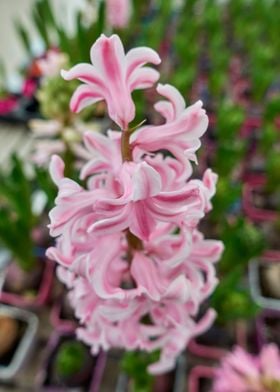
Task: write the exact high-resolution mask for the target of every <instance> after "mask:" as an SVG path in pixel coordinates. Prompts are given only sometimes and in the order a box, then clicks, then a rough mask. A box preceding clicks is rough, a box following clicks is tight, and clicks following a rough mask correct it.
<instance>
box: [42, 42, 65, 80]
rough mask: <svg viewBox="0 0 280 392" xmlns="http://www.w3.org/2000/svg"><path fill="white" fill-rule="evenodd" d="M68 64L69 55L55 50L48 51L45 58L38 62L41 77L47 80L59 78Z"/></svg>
mask: <svg viewBox="0 0 280 392" xmlns="http://www.w3.org/2000/svg"><path fill="white" fill-rule="evenodd" d="M66 63H67V55H66V54H65V53H61V52H59V51H57V50H55V49H50V50H48V51H47V53H46V55H45V57H44V58H41V59H39V60H37V65H38V67H39V69H40V71H41V75H42V76H43V77H46V78H52V77H55V76H58V75H59V72H60V70H61V68H62V67H64V66H65V64H66Z"/></svg>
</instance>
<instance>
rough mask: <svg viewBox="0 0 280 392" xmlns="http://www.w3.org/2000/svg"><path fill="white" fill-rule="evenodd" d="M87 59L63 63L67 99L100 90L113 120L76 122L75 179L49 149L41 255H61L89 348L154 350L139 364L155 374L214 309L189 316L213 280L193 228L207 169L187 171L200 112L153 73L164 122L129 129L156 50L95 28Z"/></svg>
mask: <svg viewBox="0 0 280 392" xmlns="http://www.w3.org/2000/svg"><path fill="white" fill-rule="evenodd" d="M91 61H92V65H89V64H78V65H76V66H74V67H73V68H72V69H70V70H69V71H63V72H62V75H63V77H64V78H65V79H66V80H72V79H76V78H77V79H79V80H80V81H82V82H84V84H82V85H81V86H79V87H78V88H77V90H76V91H75V93H74V95H73V97H72V99H71V104H70V105H71V108H72V110H74V111H80V110H82V108H84V107H86V106H87V105H89V104H92V103H95V102H97V101H100V100H105V102H106V105H107V108H108V114H109V116H110V118H111V119H112V121H114V122H115V123H116V124H117V125H118V126H119V127H120V128H121V131H113V130H109V131H108V132H107V135H101V134H97V133H92V132H88V133H85V136H84V143H85V146H86V149H87V150H88V153H89V154H90V155H91V159H89V160H88V162H87V163H86V164H85V165H84V167H83V168H82V169H81V173H80V176H81V179H82V180H84V181H86V183H87V186H86V189H85V188H84V187H82V186H80V185H79V184H78V183H76V182H74V181H72V180H71V179H69V178H66V177H64V164H63V161H62V160H61V159H60V158H59V157H58V156H54V157H53V158H52V161H51V168H50V170H51V174H52V178H53V180H54V181H55V183H56V184H57V186H58V188H59V193H58V196H57V198H56V206H55V207H54V208H53V210H52V211H51V212H50V220H51V223H50V233H51V235H52V236H54V237H57V243H56V246H55V247H52V248H49V249H48V257H49V258H51V259H54V260H56V261H57V262H58V263H59V264H60V267H59V270H58V274H59V277H60V279H61V280H62V281H63V282H64V283H66V285H67V286H68V287H69V289H70V299H71V303H72V305H73V307H74V309H75V314H76V316H77V318H78V319H79V320H80V323H81V326H80V328H79V329H78V331H77V333H78V337H79V338H80V339H82V340H83V341H85V342H86V343H88V344H89V345H91V347H92V352H93V353H97V352H98V351H99V350H100V349H104V350H107V349H109V348H110V347H121V348H125V349H127V350H135V349H141V350H146V351H154V350H158V349H159V350H161V355H160V359H159V361H158V362H157V363H155V364H152V365H151V366H150V367H149V371H150V372H151V373H155V374H156V373H160V372H164V371H167V370H169V369H171V368H172V367H173V366H174V365H175V360H176V357H177V356H178V354H179V353H180V352H182V351H183V350H184V348H185V347H186V345H187V343H188V341H189V340H190V338H192V337H193V336H195V335H197V334H200V333H202V332H203V331H205V330H206V329H207V328H208V327H209V325H210V324H211V322H212V321H213V318H214V316H215V313H214V311H213V310H209V311H208V312H207V313H206V314H205V315H204V316H203V317H202V318H201V319H200V320H197V313H198V310H199V306H200V304H201V303H202V302H203V301H204V300H205V299H206V298H207V297H208V296H209V295H210V293H211V292H212V291H213V289H214V288H215V286H216V284H217V279H216V276H215V267H214V263H215V262H216V261H218V259H219V257H220V254H221V252H222V248H223V246H222V244H221V243H220V242H219V241H215V240H207V239H204V237H203V235H202V234H201V233H200V232H199V230H198V223H199V221H200V219H201V218H202V217H203V216H204V215H205V213H206V212H208V211H209V210H210V209H211V198H212V196H213V195H214V193H215V184H216V180H217V176H216V175H215V174H214V173H213V172H212V171H211V170H210V169H208V170H206V172H205V174H204V176H203V179H202V181H200V180H196V179H190V177H191V175H192V166H191V163H190V160H196V156H195V152H196V150H197V149H198V148H199V146H200V141H199V138H200V137H201V136H202V135H203V133H204V132H205V131H206V128H207V125H208V119H207V116H206V114H205V111H204V110H203V109H202V104H201V102H197V103H195V104H194V105H192V106H190V107H188V108H186V107H185V102H184V99H183V97H182V96H181V95H180V93H179V92H178V91H177V90H176V89H175V88H174V87H172V86H170V85H158V87H157V91H158V93H159V94H160V95H161V96H162V97H163V98H164V99H163V100H162V101H160V102H158V103H157V104H156V105H155V109H156V110H157V111H158V112H159V113H161V114H162V116H163V117H164V119H165V121H164V123H163V124H162V125H156V126H153V125H146V126H139V127H138V129H136V130H135V128H131V127H130V125H129V124H130V123H131V121H133V119H134V117H135V105H134V102H133V99H132V96H131V93H132V91H133V90H135V89H145V88H149V87H151V86H153V84H154V83H155V82H156V81H157V80H158V78H159V74H158V72H157V71H156V70H155V69H154V68H151V67H147V66H145V64H146V63H147V62H149V63H152V64H158V63H159V62H160V59H159V57H158V55H157V53H156V52H154V51H153V50H152V49H149V48H145V47H142V48H136V49H132V50H130V51H129V52H128V53H127V54H126V55H125V53H124V49H123V46H122V43H121V41H120V39H119V37H118V36H116V35H113V36H111V37H109V38H107V37H106V36H104V35H102V36H101V37H100V38H99V39H98V40H97V41H96V43H95V44H94V45H93V47H92V49H91Z"/></svg>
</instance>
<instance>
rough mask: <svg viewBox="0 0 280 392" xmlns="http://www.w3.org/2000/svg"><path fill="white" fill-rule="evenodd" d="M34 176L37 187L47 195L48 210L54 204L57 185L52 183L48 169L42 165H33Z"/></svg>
mask: <svg viewBox="0 0 280 392" xmlns="http://www.w3.org/2000/svg"><path fill="white" fill-rule="evenodd" d="M34 170H35V177H36V183H37V185H38V187H39V188H40V189H41V190H42V191H43V192H44V193H45V194H46V195H47V200H48V201H47V205H46V210H47V211H49V210H51V209H52V208H53V206H54V200H55V198H56V195H57V187H56V185H55V184H54V182H53V180H52V179H51V176H50V174H49V171H48V170H47V169H45V168H43V167H39V166H35V167H34Z"/></svg>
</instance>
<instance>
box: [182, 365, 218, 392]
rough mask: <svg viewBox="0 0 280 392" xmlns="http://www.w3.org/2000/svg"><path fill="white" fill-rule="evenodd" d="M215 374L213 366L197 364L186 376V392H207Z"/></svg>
mask: <svg viewBox="0 0 280 392" xmlns="http://www.w3.org/2000/svg"><path fill="white" fill-rule="evenodd" d="M214 375H215V368H213V367H209V366H203V365H198V366H195V367H193V368H192V369H191V371H190V374H189V377H188V389H187V391H188V392H209V391H211V385H212V383H213V378H214Z"/></svg>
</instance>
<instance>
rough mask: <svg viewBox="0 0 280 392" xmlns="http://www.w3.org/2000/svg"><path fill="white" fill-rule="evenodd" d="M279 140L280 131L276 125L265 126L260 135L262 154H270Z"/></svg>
mask: <svg viewBox="0 0 280 392" xmlns="http://www.w3.org/2000/svg"><path fill="white" fill-rule="evenodd" d="M279 139H280V137H279V131H278V130H277V128H276V127H275V125H274V124H271V123H269V124H265V125H264V126H263V127H262V130H261V133H260V143H259V145H260V150H261V152H262V153H264V154H267V153H270V152H271V151H272V149H273V147H274V145H275V144H276V142H277V141H278V140H279Z"/></svg>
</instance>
